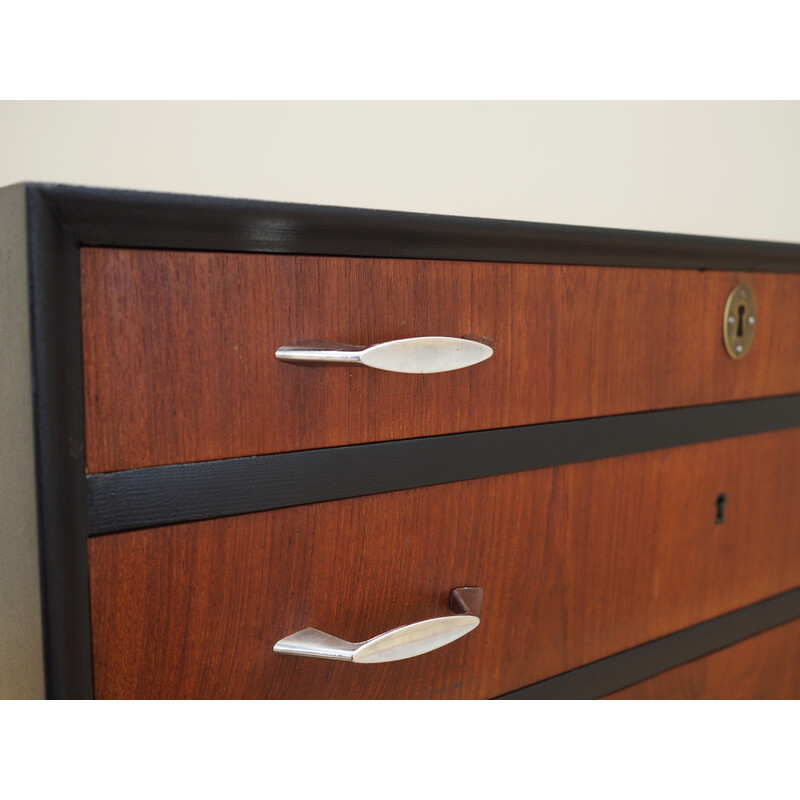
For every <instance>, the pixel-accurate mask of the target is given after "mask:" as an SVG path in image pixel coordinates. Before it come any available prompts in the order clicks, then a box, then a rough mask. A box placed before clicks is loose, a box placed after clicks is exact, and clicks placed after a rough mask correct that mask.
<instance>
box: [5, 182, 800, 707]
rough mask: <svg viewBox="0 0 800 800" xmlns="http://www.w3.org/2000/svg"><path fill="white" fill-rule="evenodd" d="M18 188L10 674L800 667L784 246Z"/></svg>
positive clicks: (230, 676) (371, 684) (223, 684)
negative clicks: (788, 658)
mask: <svg viewBox="0 0 800 800" xmlns="http://www.w3.org/2000/svg"><path fill="white" fill-rule="evenodd" d="M0 198H2V205H1V206H0V224H1V225H2V236H3V238H2V241H3V247H2V250H0V254H1V255H2V275H3V301H2V302H3V308H2V310H3V323H2V324H3V330H2V334H3V342H4V351H5V352H4V360H3V365H2V366H3V386H4V388H3V408H4V415H3V423H2V425H3V444H2V446H3V452H2V454H0V455H2V459H3V469H4V472H3V480H2V484H1V485H0V491H2V495H0V497H1V498H2V502H3V506H2V513H3V517H2V528H3V529H2V534H0V536H1V537H2V538H1V539H0V548H1V549H2V552H0V555H2V559H0V562H1V563H2V566H0V578H2V581H3V587H4V591H3V606H4V612H3V622H2V623H0V656H1V657H2V662H3V667H4V668H3V669H2V670H0V672H2V674H3V675H4V677H3V678H2V679H0V680H2V681H3V683H2V684H0V689H2V693H3V694H4V695H5V696H49V697H98V698H127V697H131V698H132V697H142V698H145V697H202V698H215V697H225V698H283V699H288V698H492V697H512V698H526V697H527V698H538V697H600V696H606V695H612V696H698V697H700V696H702V697H706V696H715V692H716V693H719V694H721V695H722V696H725V695H728V696H748V695H752V696H787V695H792V694H794V693H796V691H797V685H798V684H797V680H798V674H800V670H796V669H794V668H792V667H791V666H788V667H787V668H786V670H784V672H785V674H784V673H781V675H777V674H776V673H774V672H771V671H770V670H768V669H765V668H764V664H766V663H767V660H766V659H765V656H764V653H765V648H768V649H770V653H771V655H770V658H774V657H776V656H775V652H780V648H783V649H785V650H786V652H793V651H792V649H791V648H792V647H793V645H792V642H793V641H794V638H793V637H796V631H795V627H796V625H795V626H794V627H793V626H792V620H794V619H795V618H797V617H800V588H799V587H800V536H799V535H798V534H800V497H798V493H797V488H796V487H797V485H798V482H800V315H798V314H797V312H796V309H797V307H798V301H800V274H798V273H800V246H796V245H788V244H771V243H762V242H747V241H736V240H720V239H708V238H700V237H688V236H668V235H663V234H647V233H635V232H625V231H610V230H594V229H586V228H571V227H567V226H551V225H536V224H531V223H512V222H498V221H489V220H473V219H462V218H447V217H433V216H427V215H415V214H400V213H390V212H371V211H359V210H352V209H336V208H322V207H314V206H297V205H286V204H274V203H260V202H248V201H228V200H218V199H212V198H196V197H181V196H172V195H155V194H146V193H132V192H117V191H106V190H91V189H79V188H71V187H60V186H44V185H25V186H16V187H10V188H8V189H5V190H3V192H2V195H0ZM738 287H743V288H742V289H741V290H739V288H738ZM733 290H736V291H743V292H745V294H742V295H741V298H742V299H741V300H739V299H736V298H737V297H739V295H737V294H735V293H734V295H731V293H732V291H733ZM729 296H730V297H732V299H733V302H732V303H731V302H727V301H728V298H729ZM726 302H727V305H726ZM753 331H754V335H753V337H752V346H750V347H749V349H748V350H747V352H746V353H744V352H743V353H740V354H739V355H742V356H743V357H736V356H737V353H736V350H735V348H736V345H737V343H741V342H749V341H750V334H751V333H753ZM725 336H727V337H728V342H729V346H728V348H727V349H726V347H725V345H724V341H723V340H724V337H725ZM431 337H435V339H434V338H431ZM312 342H313V343H314V344H310V343H312ZM392 342H394V343H399V344H393V345H385V346H384V347H383V348H382V349H373V350H369V351H367V350H364V349H363V348H367V347H370V346H373V345H378V344H383V343H392ZM331 343H333V344H331ZM341 343H343V344H341ZM376 353H378V355H375V354H376ZM387 353H388V355H387ZM309 355H312V356H314V360H312V361H308V360H307V359H308V357H309ZM298 358H300V359H306V360H293V359H298ZM287 359H288V360H287ZM380 359H385V360H380ZM437 359H438V360H437ZM376 360H377V363H376V366H377V367H378V368H374V367H370V366H369V364H370V363H374V362H375V361H376ZM398 365H399V367H398ZM443 366H444V367H446V368H447V369H446V370H442V367H443ZM397 368H399V369H402V370H403V371H394V370H395V369H397ZM308 629H313V631H316V632H309V630H308ZM765 637H766V638H765ZM761 642H766V644H765V645H764V646H763V647H762V646H761V645H760V644H759V643H761ZM357 643H362V644H361V645H360V646H359V645H358V644H357ZM795 649H796V648H795ZM773 651H774V652H773ZM306 656H315V657H306ZM401 656H402V658H400V657H401ZM703 658H708V659H713V661H712V662H709V664H710V665H711V666H709V667H708V669H704V670H700V672H698V675H700V677H699V678H698V677H697V676H696V675H695V676H693V677H692V678H691V679H689V678H680V677H678V678H670V676H671V675H673V672H675V674H678V672H679V671H680V670H681V669H686V668H688V667H683V666H682V665H688V664H689V662H693V663H694V662H696V663H697V664H701V663H704V662H702V661H696V660H697V659H703ZM358 662H367V663H358ZM372 662H376V663H372ZM720 665H722V666H720ZM726 665H729V666H730V669H729V670H728V672H725V670H726V669H728V667H726ZM734 668H735V669H738V670H740V671H741V673H742V675H746V676H747V679H746V680H745V678H742V679H741V680H739V679H737V678H735V677H730V676H731V675H733V674H734V673H732V672H730V670H734ZM720 670H722V672H723V673H724V674H725V675H728V678H727V683H726V681H725V680H722V679H721V678H719V675H720V674H721V673H720ZM683 674H684V673H680V675H683ZM737 674H738V673H737ZM754 675H755V676H756V678H754V677H753V676H754ZM656 676H657V677H656ZM732 684H735V687H734V688H732ZM687 686H688V687H689V688H688V689H687ZM692 687H694V688H692ZM637 692H641V693H644V694H636V693H637ZM648 692H649V694H648ZM615 693H616V695H615Z"/></svg>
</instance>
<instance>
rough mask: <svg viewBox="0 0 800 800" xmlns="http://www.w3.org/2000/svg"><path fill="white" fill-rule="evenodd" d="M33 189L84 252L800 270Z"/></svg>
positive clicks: (390, 214)
mask: <svg viewBox="0 0 800 800" xmlns="http://www.w3.org/2000/svg"><path fill="white" fill-rule="evenodd" d="M35 186H36V190H37V191H38V192H40V193H41V194H42V196H43V197H45V198H47V199H48V200H49V201H50V203H51V204H52V205H53V207H54V209H55V210H56V211H57V213H58V215H59V217H60V219H61V220H62V221H63V223H64V224H65V225H66V226H67V227H68V228H69V229H70V230H71V231H72V234H73V236H74V237H75V239H76V240H77V241H78V242H79V244H81V245H86V246H104V247H132V248H162V249H176V250H220V251H228V252H261V253H298V254H321V255H342V256H371V257H391V258H418V259H419V258H431V259H433V258H437V259H456V260H468V261H500V262H519V263H537V264H579V265H594V266H614V267H655V268H660V269H711V270H747V271H751V272H800V244H791V243H782V242H763V241H753V240H745V239H728V238H720V237H711V236H689V235H683V234H670V233H651V232H646V231H628V230H618V229H614V228H589V227H583V226H577V225H552V224H543V223H535V222H515V221H510V220H491V219H478V218H473V217H454V216H443V215H436V214H415V213H408V212H398V211H375V210H368V209H360V208H339V207H335V206H314V205H300V204H296V203H274V202H264V201H256V200H232V199H224V198H217V197H199V196H194V195H177V194H164V193H158V192H132V191H119V190H115V189H93V188H84V187H75V186H61V185H56V184H36V185H35Z"/></svg>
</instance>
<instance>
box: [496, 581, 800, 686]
mask: <svg viewBox="0 0 800 800" xmlns="http://www.w3.org/2000/svg"><path fill="white" fill-rule="evenodd" d="M798 617H800V588H799V589H792V590H791V591H789V592H785V593H784V594H779V595H776V596H775V597H770V598H769V599H767V600H762V601H761V602H759V603H754V604H753V605H750V606H745V607H744V608H740V609H737V610H736V611H732V612H730V613H729V614H723V615H722V616H720V617H715V618H714V619H710V620H708V621H707V622H701V623H700V624H698V625H693V626H692V627H691V628H685V629H684V630H682V631H678V632H677V633H672V634H670V635H669V636H664V637H662V638H661V639H655V640H654V641H652V642H647V644H643V645H640V646H639V647H634V648H632V649H630V650H625V651H623V652H622V653H617V654H616V655H613V656H609V657H608V658H604V659H602V660H600V661H595V662H593V663H591V664H587V665H586V666H584V667H578V668H577V669H573V670H571V671H569V672H565V673H563V674H561V675H557V676H556V677H554V678H548V679H547V680H544V681H540V682H539V683H534V684H533V685H531V686H527V687H525V688H524V689H518V690H517V691H514V692H509V693H508V694H504V695H502V696H501V697H499V698H497V699H499V700H593V699H597V698H600V697H605V696H607V695H609V694H613V693H614V692H617V691H619V690H620V689H624V688H625V687H626V686H632V685H633V684H635V683H639V682H640V681H643V680H647V679H648V678H652V677H653V676H654V675H658V674H659V673H661V672H665V671H666V670H668V669H672V668H673V667H679V666H680V665H681V664H686V663H687V662H689V661H694V660H695V659H697V658H702V657H703V656H707V655H709V654H710V653H714V652H716V651H717V650H722V649H723V648H725V647H730V646H731V645H733V644H736V643H737V642H740V641H742V640H743V639H747V638H749V637H751V636H755V635H756V634H759V633H763V632H764V631H766V630H769V629H770V628H774V627H776V626H778V625H782V624H783V623H785V622H790V621H791V620H793V619H797V618H798Z"/></svg>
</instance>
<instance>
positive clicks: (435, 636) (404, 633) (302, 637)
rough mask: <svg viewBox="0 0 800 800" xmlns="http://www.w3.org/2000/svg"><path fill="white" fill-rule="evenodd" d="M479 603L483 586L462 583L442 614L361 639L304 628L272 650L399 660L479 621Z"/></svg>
mask: <svg viewBox="0 0 800 800" xmlns="http://www.w3.org/2000/svg"><path fill="white" fill-rule="evenodd" d="M482 603H483V589H479V588H477V587H473V586H464V587H462V588H460V589H453V591H452V592H451V593H450V608H451V609H452V610H453V611H454V612H455V613H453V614H450V615H448V616H446V617H433V618H432V619H423V620H422V621H420V622H412V623H411V624H410V625H403V626H402V627H401V628H394V629H393V630H391V631H387V632H386V633H381V634H379V635H378V636H374V637H373V638H372V639H367V641H365V642H346V641H345V640H344V639H339V638H337V637H336V636H331V635H330V634H329V633H323V632H322V631H318V630H317V629H316V628H304V629H303V630H302V631H298V632H297V633H293V634H292V635H291V636H287V637H286V638H285V639H281V640H280V641H279V642H277V643H276V644H275V646H274V647H273V648H272V650H273V651H274V652H275V653H278V654H279V655H284V656H305V657H306V658H329V659H332V660H333V661H355V662H356V663H357V664H383V663H384V662H386V661H401V660H402V659H404V658H413V657H414V656H421V655H422V654H423V653H428V652H430V651H431V650H436V648H437V647H444V645H446V644H450V642H454V641H455V640H456V639H460V638H461V637H462V636H464V635H465V634H467V633H469V632H470V631H471V630H472V629H473V628H477V627H478V623H479V622H480V621H481V617H480V613H481V604H482Z"/></svg>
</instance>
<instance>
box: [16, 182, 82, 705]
mask: <svg viewBox="0 0 800 800" xmlns="http://www.w3.org/2000/svg"><path fill="white" fill-rule="evenodd" d="M27 209H28V242H29V251H28V252H29V276H30V294H29V297H30V306H31V307H30V313H31V340H32V342H31V343H32V353H33V395H34V399H33V402H34V431H35V442H36V462H37V474H36V483H37V485H36V489H37V509H38V515H39V552H40V563H41V585H42V618H43V627H44V645H45V650H44V655H45V680H46V687H47V696H48V697H50V698H60V699H69V698H91V697H92V695H93V690H92V650H91V638H90V623H89V568H88V547H87V537H86V531H87V527H88V521H87V508H86V476H85V464H84V451H83V442H84V439H83V371H82V366H81V325H80V286H79V272H78V269H79V267H78V247H77V245H76V243H75V242H74V241H73V239H72V237H71V236H70V235H69V234H68V233H67V231H66V230H65V228H64V227H63V226H62V225H61V223H60V222H59V221H58V220H57V218H56V216H55V215H54V214H53V212H52V210H51V208H50V206H49V204H48V203H47V201H46V200H45V199H44V198H43V197H42V196H41V194H40V192H39V191H38V190H37V189H36V188H35V187H29V188H28V192H27Z"/></svg>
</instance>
